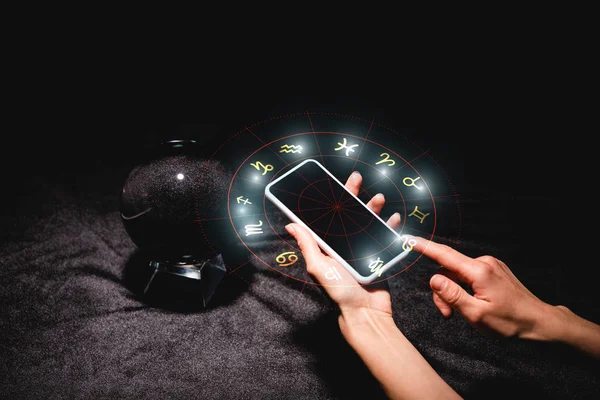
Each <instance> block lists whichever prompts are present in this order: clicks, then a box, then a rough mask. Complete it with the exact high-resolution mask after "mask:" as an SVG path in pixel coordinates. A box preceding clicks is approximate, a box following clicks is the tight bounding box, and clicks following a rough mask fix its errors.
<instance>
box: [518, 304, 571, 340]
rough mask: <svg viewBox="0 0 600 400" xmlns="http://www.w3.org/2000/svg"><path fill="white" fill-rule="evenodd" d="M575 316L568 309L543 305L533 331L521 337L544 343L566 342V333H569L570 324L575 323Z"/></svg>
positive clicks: (537, 314)
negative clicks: (573, 318)
mask: <svg viewBox="0 0 600 400" xmlns="http://www.w3.org/2000/svg"><path fill="white" fill-rule="evenodd" d="M574 315H575V314H573V313H572V312H571V311H570V310H569V309H568V308H566V307H563V306H553V305H550V304H547V303H543V307H542V311H541V312H539V313H536V319H535V323H534V325H533V329H531V331H530V332H527V333H525V334H523V335H521V337H522V338H523V339H532V340H539V341H544V342H560V341H564V339H565V333H566V332H567V331H568V326H569V324H572V323H573V320H572V317H573V316H574Z"/></svg>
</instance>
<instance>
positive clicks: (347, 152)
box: [334, 138, 358, 157]
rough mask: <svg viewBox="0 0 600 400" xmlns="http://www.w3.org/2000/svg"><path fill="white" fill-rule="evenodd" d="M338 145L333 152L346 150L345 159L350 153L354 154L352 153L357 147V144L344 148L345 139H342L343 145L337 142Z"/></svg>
mask: <svg viewBox="0 0 600 400" xmlns="http://www.w3.org/2000/svg"><path fill="white" fill-rule="evenodd" d="M338 144H339V145H340V147H338V148H335V149H334V150H335V151H339V150H341V149H346V157H347V156H349V155H350V152H352V153H354V151H355V150H354V148H355V147H357V146H358V145H357V144H353V145H350V146H346V144H347V141H346V138H344V143H340V142H338Z"/></svg>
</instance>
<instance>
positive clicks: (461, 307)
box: [429, 274, 478, 319]
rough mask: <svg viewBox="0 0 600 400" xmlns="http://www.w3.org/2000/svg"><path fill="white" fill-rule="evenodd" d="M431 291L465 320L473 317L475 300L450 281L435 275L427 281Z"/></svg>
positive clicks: (475, 305)
mask: <svg viewBox="0 0 600 400" xmlns="http://www.w3.org/2000/svg"><path fill="white" fill-rule="evenodd" d="M429 285H430V286H431V289H433V291H434V292H435V293H436V294H437V295H438V296H439V297H440V298H441V299H442V300H443V301H444V302H446V303H448V304H449V305H451V306H452V308H454V309H456V310H457V311H458V312H460V313H461V314H463V315H464V316H465V317H466V318H467V319H470V317H471V316H473V315H474V311H475V310H476V308H477V306H478V304H477V299H476V298H475V297H473V296H471V295H470V294H468V293H467V292H466V291H465V290H464V289H463V288H462V287H460V286H459V285H458V284H457V283H456V282H454V281H453V280H452V279H449V278H447V277H445V276H443V275H440V274H436V275H434V276H432V277H431V280H430V281H429Z"/></svg>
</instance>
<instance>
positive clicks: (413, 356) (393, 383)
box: [340, 309, 460, 399]
mask: <svg viewBox="0 0 600 400" xmlns="http://www.w3.org/2000/svg"><path fill="white" fill-rule="evenodd" d="M340 328H341V330H342V334H343V335H344V337H345V339H346V340H347V341H348V343H349V344H350V346H351V347H352V348H353V349H354V350H355V351H356V353H357V354H358V355H359V357H360V358H361V359H362V360H363V362H364V363H365V365H366V366H367V368H369V370H370V371H371V373H372V374H373V376H375V378H376V379H377V380H378V381H379V382H380V384H381V385H382V387H383V389H384V390H385V392H386V393H387V394H388V396H389V397H390V398H393V399H429V398H431V399H433V398H435V399H459V398H460V396H458V394H457V393H456V392H455V391H454V390H453V389H452V388H451V387H450V386H449V385H448V384H447V383H446V382H445V381H444V380H443V379H442V378H441V377H440V376H439V375H438V374H437V373H436V372H435V370H434V369H433V368H432V367H431V365H429V363H428V362H427V361H426V360H425V359H424V358H423V356H422V355H421V354H420V353H419V351H418V350H417V349H416V348H415V347H414V346H413V345H412V344H411V343H410V342H409V341H408V339H407V338H406V337H405V336H404V335H403V334H402V332H400V330H399V329H398V328H397V327H396V324H395V323H394V321H393V319H392V318H391V316H384V315H379V314H376V312H373V311H371V310H368V309H356V310H351V311H347V312H342V315H341V316H340Z"/></svg>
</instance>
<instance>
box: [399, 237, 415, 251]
mask: <svg viewBox="0 0 600 400" xmlns="http://www.w3.org/2000/svg"><path fill="white" fill-rule="evenodd" d="M400 239H401V240H402V242H403V243H402V250H404V251H411V250H412V249H413V247H415V246H416V245H417V241H416V240H415V239H409V238H407V237H406V236H400Z"/></svg>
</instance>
